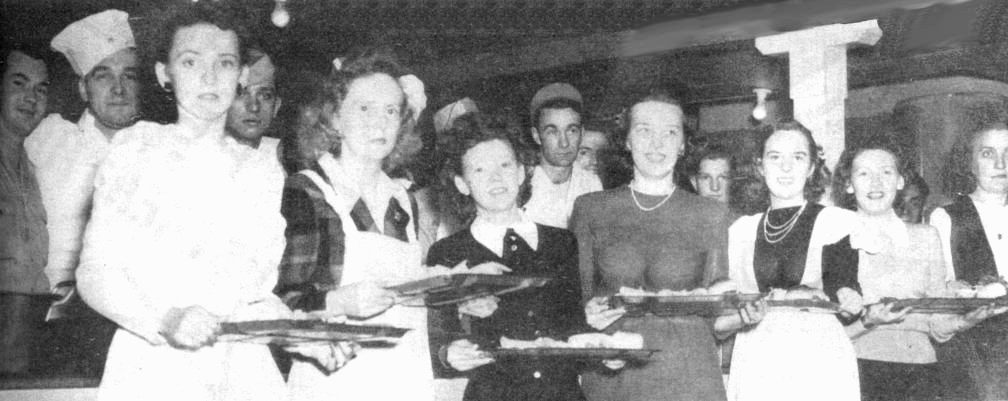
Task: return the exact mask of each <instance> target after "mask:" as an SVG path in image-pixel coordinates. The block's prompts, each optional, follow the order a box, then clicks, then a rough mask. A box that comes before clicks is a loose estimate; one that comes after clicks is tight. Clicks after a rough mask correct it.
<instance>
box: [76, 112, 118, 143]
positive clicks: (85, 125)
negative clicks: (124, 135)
mask: <svg viewBox="0 0 1008 401" xmlns="http://www.w3.org/2000/svg"><path fill="white" fill-rule="evenodd" d="M77 129H78V130H80V132H81V134H83V135H84V138H85V139H86V140H88V141H89V142H101V143H109V142H111V141H110V140H109V138H107V137H106V136H105V134H103V133H102V132H101V130H100V129H98V120H96V119H95V117H94V114H91V109H84V114H82V115H81V118H80V120H77Z"/></svg>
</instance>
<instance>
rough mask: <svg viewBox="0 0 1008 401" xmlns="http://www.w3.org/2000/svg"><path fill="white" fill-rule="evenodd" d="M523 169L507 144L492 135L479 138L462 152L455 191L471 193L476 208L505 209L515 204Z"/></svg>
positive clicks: (482, 209)
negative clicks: (485, 138) (487, 139)
mask: <svg viewBox="0 0 1008 401" xmlns="http://www.w3.org/2000/svg"><path fill="white" fill-rule="evenodd" d="M524 179H525V169H524V168H523V167H522V165H521V164H519V163H518V159H517V157H516V156H515V153H514V150H513V149H511V145H509V144H507V143H505V142H504V141H502V140H499V139H494V140H489V141H485V142H481V143H479V144H477V145H476V146H473V147H472V148H471V149H469V150H468V151H466V153H465V155H463V156H462V176H461V177H459V176H456V177H455V186H456V188H458V190H459V192H461V193H463V194H466V195H469V196H472V198H473V200H474V201H475V202H476V208H477V210H480V211H481V212H482V213H485V212H506V211H509V210H511V209H513V208H515V207H517V204H518V192H519V189H520V187H521V183H522V181H523V180H524Z"/></svg>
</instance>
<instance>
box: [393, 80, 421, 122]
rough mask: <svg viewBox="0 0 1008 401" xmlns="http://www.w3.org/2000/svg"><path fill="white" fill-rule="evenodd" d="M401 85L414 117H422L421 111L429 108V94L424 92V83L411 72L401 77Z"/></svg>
mask: <svg viewBox="0 0 1008 401" xmlns="http://www.w3.org/2000/svg"><path fill="white" fill-rule="evenodd" d="M398 81H399V86H400V87H401V88H402V90H403V93H405V94H406V104H407V105H408V106H409V108H410V110H412V111H413V119H414V120H416V119H418V118H419V117H420V113H422V112H423V111H424V109H425V108H427V94H426V93H424V83H423V82H422V81H420V78H417V77H416V75H413V74H409V75H403V76H401V77H399V79H398Z"/></svg>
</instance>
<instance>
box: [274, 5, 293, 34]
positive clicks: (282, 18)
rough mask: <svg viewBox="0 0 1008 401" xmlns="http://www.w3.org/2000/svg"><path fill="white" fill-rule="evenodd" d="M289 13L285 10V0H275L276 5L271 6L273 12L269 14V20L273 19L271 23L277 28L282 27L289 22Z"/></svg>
mask: <svg viewBox="0 0 1008 401" xmlns="http://www.w3.org/2000/svg"><path fill="white" fill-rule="evenodd" d="M290 19H291V17H290V13H289V12H287V0H276V7H274V8H273V13H272V14H270V20H271V21H273V25H276V26H277V28H283V27H285V26H287V24H289V23H290Z"/></svg>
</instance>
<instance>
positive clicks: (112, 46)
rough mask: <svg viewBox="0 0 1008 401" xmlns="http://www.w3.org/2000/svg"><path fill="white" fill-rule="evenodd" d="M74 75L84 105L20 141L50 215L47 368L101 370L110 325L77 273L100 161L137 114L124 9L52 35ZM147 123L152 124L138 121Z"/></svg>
mask: <svg viewBox="0 0 1008 401" xmlns="http://www.w3.org/2000/svg"><path fill="white" fill-rule="evenodd" d="M50 45H51V46H52V48H53V50H56V51H58V52H60V53H62V54H63V55H64V56H65V57H66V59H67V61H69V62H70V66H71V67H73V70H74V72H75V73H76V74H77V76H78V81H77V90H78V93H79V94H80V97H81V99H83V100H84V101H85V102H86V104H87V105H86V107H87V108H86V109H85V110H84V113H83V115H82V116H81V117H80V119H79V120H78V121H77V122H76V123H74V122H71V121H67V120H65V119H63V118H62V117H61V116H60V115H59V114H52V115H50V116H49V117H47V118H46V119H45V120H43V121H42V123H41V124H39V126H38V128H36V129H35V131H34V132H32V134H31V136H29V137H28V139H26V140H25V149H26V150H27V151H28V157H29V158H30V159H31V161H32V162H33V163H34V164H35V165H36V166H37V168H38V180H39V188H40V189H41V191H42V201H43V204H44V205H45V209H46V213H47V215H48V224H47V230H48V233H49V250H48V263H47V264H46V267H45V273H46V276H48V278H49V285H50V286H51V291H52V292H53V294H55V295H57V296H58V299H57V300H56V301H55V302H54V303H53V306H52V307H51V308H50V309H49V314H48V317H47V320H53V319H56V318H62V317H72V318H73V319H60V320H59V321H56V322H52V323H50V326H49V328H48V330H47V331H48V334H49V335H50V337H48V338H46V339H45V343H46V345H45V346H46V351H47V355H48V357H49V360H50V361H51V362H52V363H54V365H53V366H50V367H48V369H50V370H64V371H65V370H67V369H69V370H72V371H77V372H78V373H94V372H93V371H95V370H97V371H98V372H100V369H101V366H102V364H103V363H104V359H105V358H104V357H105V352H106V350H107V348H108V343H109V341H111V335H112V333H114V330H115V325H114V324H112V323H111V322H110V321H108V320H106V319H104V318H103V317H101V316H100V315H98V314H96V313H93V312H91V311H90V310H89V309H88V308H87V307H86V305H84V303H83V302H81V301H80V299H79V297H78V296H77V295H76V277H75V272H76V269H77V264H78V261H79V259H80V252H81V246H82V240H83V236H84V229H85V227H86V225H87V221H88V218H89V216H90V210H91V195H92V193H93V187H94V178H95V174H96V172H97V170H98V166H99V164H100V163H101V162H102V161H103V160H104V159H105V156H106V155H107V153H108V151H109V149H110V147H111V143H112V141H113V140H114V138H115V136H116V133H118V132H119V131H120V130H122V129H124V128H127V127H130V126H133V125H135V124H136V123H137V121H138V120H139V115H140V114H139V89H140V84H139V81H138V76H139V67H138V61H137V52H136V49H135V46H136V44H135V41H134V39H133V32H132V30H131V29H130V25H129V15H128V14H126V13H125V12H122V11H119V10H107V11H103V12H100V13H97V14H93V15H90V16H88V17H85V18H84V19H81V20H78V21H76V22H74V23H72V24H70V25H68V26H67V27H66V28H64V29H63V31H61V32H60V33H59V34H57V35H56V37H55V38H53V40H52V42H51V43H50ZM144 124H151V123H144Z"/></svg>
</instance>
